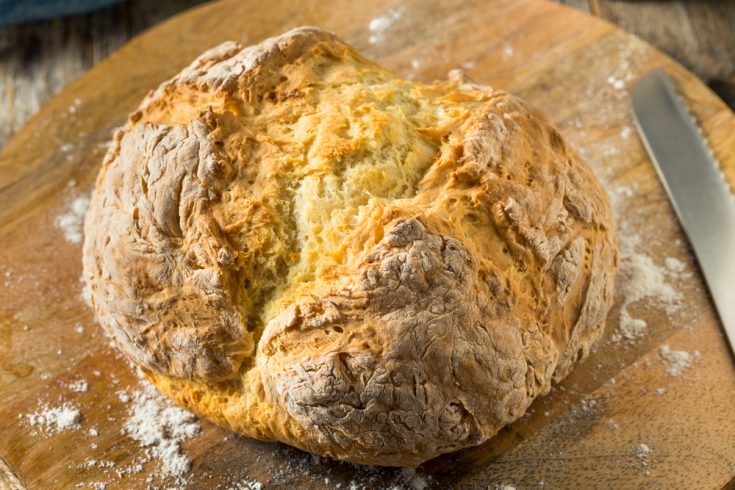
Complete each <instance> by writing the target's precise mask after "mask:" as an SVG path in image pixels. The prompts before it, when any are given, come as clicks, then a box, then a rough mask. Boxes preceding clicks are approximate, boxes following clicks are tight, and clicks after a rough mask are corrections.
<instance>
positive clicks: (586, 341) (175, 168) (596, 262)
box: [84, 28, 618, 466]
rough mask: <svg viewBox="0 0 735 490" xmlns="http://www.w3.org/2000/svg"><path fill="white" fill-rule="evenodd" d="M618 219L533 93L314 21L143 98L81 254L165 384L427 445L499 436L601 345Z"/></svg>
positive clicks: (347, 433) (301, 433)
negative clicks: (361, 47) (415, 73)
mask: <svg viewBox="0 0 735 490" xmlns="http://www.w3.org/2000/svg"><path fill="white" fill-rule="evenodd" d="M614 231H615V230H614V223H613V221H612V217H611V211H610V205H609V202H608V200H607V198H606V195H605V192H604V191H603V190H602V189H601V188H600V186H599V184H598V183H597V181H596V180H595V178H594V176H593V175H592V173H591V171H590V169H589V168H588V167H587V166H586V165H585V164H584V162H582V161H581V160H580V159H579V157H578V156H577V155H576V154H575V153H574V152H573V151H572V150H571V149H570V148H569V147H568V146H567V145H566V143H565V142H564V141H563V139H562V138H561V136H560V135H559V133H558V132H557V131H556V130H555V129H554V128H553V127H551V126H550V125H549V123H548V122H547V121H546V119H545V118H544V117H543V116H541V115H539V114H537V113H536V112H534V111H533V110H531V109H529V108H528V107H527V106H526V105H525V104H524V103H523V102H522V101H520V100H519V99H517V98H515V97H513V96H511V95H509V94H506V93H504V92H501V91H496V90H493V89H490V88H487V87H481V86H478V85H474V84H472V83H469V82H468V81H466V80H464V79H462V78H461V77H458V76H452V77H451V78H450V80H449V81H447V82H442V83H437V84H434V85H421V84H416V83H412V82H406V81H401V80H398V79H397V78H395V77H394V76H393V75H391V74H390V73H387V72H386V71H384V70H383V69H381V68H380V67H378V66H377V65H375V64H373V63H371V62H368V61H366V60H364V59H363V58H361V57H360V56H359V55H358V54H356V53H355V52H354V51H353V50H352V49H351V48H349V47H348V46H346V45H345V44H343V43H342V42H341V41H339V40H338V39H337V38H336V37H334V35H332V34H331V33H328V32H325V31H322V30H319V29H315V28H300V29H295V30H293V31H290V32H288V33H286V34H284V35H282V36H279V37H277V38H273V39H269V40H267V41H265V42H264V43H262V44H260V45H258V46H255V47H250V48H243V47H242V46H240V45H238V44H236V43H225V44H224V45H222V46H220V47H218V48H215V49H213V50H211V51H208V52H207V53H205V54H204V55H202V56H201V57H200V58H199V59H197V60H196V61H195V62H194V63H192V65H191V66H190V67H188V68H187V69H185V70H184V71H183V72H182V73H181V74H180V75H178V76H177V77H175V78H174V79H172V80H171V81H169V82H166V83H164V84H163V85H162V86H161V87H159V89H158V90H156V91H155V92H153V93H151V94H150V95H149V97H148V98H147V99H146V100H145V101H144V102H143V104H142V106H141V109H140V110H139V111H137V112H136V113H134V114H133V115H131V118H130V121H129V122H128V124H127V125H126V126H125V127H124V128H122V129H121V130H120V131H119V132H118V133H117V135H116V137H115V144H114V146H113V147H112V148H111V149H110V151H109V153H108V155H107V157H106V158H105V161H104V164H103V168H102V170H101V172H100V176H99V178H98V181H97V187H96V189H95V192H94V195H93V198H92V204H91V206H90V210H89V213H88V215H87V219H86V222H85V235H86V238H85V247H84V267H85V277H86V279H87V281H88V283H89V285H90V287H91V291H92V298H93V304H94V308H95V311H96V312H97V315H98V318H99V320H100V322H101V323H102V325H103V326H104V327H105V328H106V330H107V331H108V332H109V333H110V334H111V335H112V336H113V337H114V338H115V339H116V340H117V342H118V343H119V345H120V346H121V348H122V349H123V350H124V351H125V352H126V353H127V354H128V355H129V356H130V357H131V358H132V359H133V360H134V361H135V362H136V363H137V364H138V365H140V366H141V367H143V368H144V369H145V370H146V372H147V374H148V376H149V377H150V378H151V379H152V381H153V382H154V383H155V384H156V385H157V386H158V387H159V388H160V389H161V390H162V391H164V392H165V393H167V394H168V395H169V396H172V397H173V398H175V399H177V400H178V401H179V402H181V403H183V404H184V405H186V406H188V407H189V408H191V409H193V410H196V411H198V412H199V413H202V414H203V415H205V416H207V417H209V418H211V419H212V420H214V421H215V422H217V423H218V424H221V425H223V426H226V427H229V428H231V429H233V430H235V431H237V432H240V433H243V434H247V435H250V436H252V437H258V438H261V439H275V440H280V441H283V442H286V443H288V444H292V445H294V446H297V447H300V448H303V449H306V450H308V451H312V452H315V453H318V454H322V455H328V456H332V457H335V458H338V459H346V460H349V461H353V462H359V463H369V464H382V465H393V466H404V465H408V466H413V465H417V464H419V463H421V462H422V461H425V460H427V459H429V458H432V457H434V456H436V455H438V454H441V453H445V452H449V451H454V450H456V449H460V448H462V447H467V446H470V445H474V444H479V443H481V442H483V441H485V440H487V439H488V438H489V437H491V436H492V435H493V434H495V433H496V432H497V431H498V430H499V429H500V428H501V427H502V426H504V425H506V424H508V423H510V422H512V421H513V420H515V419H517V418H518V417H519V416H521V415H522V414H523V413H524V411H525V410H526V408H527V407H528V405H529V404H530V403H531V402H532V401H533V399H534V398H535V397H537V396H539V395H543V394H545V393H547V392H548V391H549V389H550V386H551V382H552V380H559V379H561V378H563V377H564V376H566V374H567V373H568V372H569V370H570V369H571V368H572V367H573V365H574V364H575V362H577V361H578V360H579V359H580V358H583V357H584V356H586V355H587V354H588V352H589V349H590V347H591V346H592V345H593V344H594V342H595V341H596V340H597V339H598V338H599V337H600V335H601V332H602V328H603V325H604V319H605V317H606V315H607V311H608V309H609V307H610V304H611V302H612V293H613V286H614V284H613V281H614V277H615V271H616V268H617V260H618V259H617V249H616V244H615V240H614Z"/></svg>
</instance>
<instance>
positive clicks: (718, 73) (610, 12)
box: [589, 0, 735, 107]
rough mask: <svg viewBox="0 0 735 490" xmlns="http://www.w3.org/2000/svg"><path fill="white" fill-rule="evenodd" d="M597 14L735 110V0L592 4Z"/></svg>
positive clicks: (591, 1) (597, 0) (611, 0)
mask: <svg viewBox="0 0 735 490" xmlns="http://www.w3.org/2000/svg"><path fill="white" fill-rule="evenodd" d="M589 5H590V8H591V11H592V12H593V13H594V14H596V15H598V16H600V17H602V18H605V19H607V20H609V21H611V22H614V23H615V24H618V25H619V26H620V27H622V28H623V29H625V30H627V31H629V32H632V33H634V34H636V35H638V36H640V37H641V38H643V39H645V40H646V41H648V42H649V43H651V44H653V45H654V46H656V47H657V48H658V49H660V50H662V51H663V52H665V53H666V54H668V55H669V56H671V57H672V58H674V59H676V60H677V61H679V62H680V63H682V64H683V65H684V66H686V67H687V68H688V69H689V70H690V71H692V72H693V73H694V74H696V75H697V76H698V77H700V78H701V79H702V80H704V81H705V82H706V83H707V84H708V85H709V86H710V88H712V89H713V90H714V91H715V92H717V93H718V95H720V97H722V98H723V99H724V100H725V101H726V102H728V103H729V105H730V107H735V95H734V92H735V84H733V77H734V76H735V56H733V53H735V29H733V26H735V0H677V1H669V2H637V1H615V0H589Z"/></svg>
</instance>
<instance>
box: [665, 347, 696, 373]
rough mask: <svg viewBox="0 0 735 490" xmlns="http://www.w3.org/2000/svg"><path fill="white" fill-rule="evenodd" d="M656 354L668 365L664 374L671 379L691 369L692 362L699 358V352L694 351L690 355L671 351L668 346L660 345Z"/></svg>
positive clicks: (684, 352)
mask: <svg viewBox="0 0 735 490" xmlns="http://www.w3.org/2000/svg"><path fill="white" fill-rule="evenodd" d="M658 353H659V355H660V356H661V358H662V359H663V360H664V361H666V363H667V364H668V367H667V368H666V374H667V375H669V376H671V377H677V376H679V375H681V373H683V372H684V371H686V370H687V369H689V368H690V367H691V365H692V362H693V361H698V360H699V359H700V357H701V355H700V354H699V351H694V352H693V353H691V354H690V353H689V352H687V351H683V350H671V348H670V347H669V346H668V344H664V345H662V346H661V348H660V349H659V351H658Z"/></svg>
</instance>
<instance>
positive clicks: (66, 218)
mask: <svg viewBox="0 0 735 490" xmlns="http://www.w3.org/2000/svg"><path fill="white" fill-rule="evenodd" d="M88 206H89V196H88V195H86V194H85V195H81V196H77V197H76V198H75V199H74V200H73V201H72V202H71V204H70V205H69V208H68V209H67V210H66V212H65V213H63V214H61V215H59V217H58V218H56V226H58V227H59V228H60V229H61V231H62V232H63V233H64V238H66V241H67V242H69V243H73V244H80V243H82V237H83V234H82V232H83V230H82V228H83V227H84V214H85V213H86V212H87V207H88Z"/></svg>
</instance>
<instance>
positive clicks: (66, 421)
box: [26, 403, 82, 434]
mask: <svg viewBox="0 0 735 490" xmlns="http://www.w3.org/2000/svg"><path fill="white" fill-rule="evenodd" d="M26 418H27V419H28V424H29V425H30V426H31V427H33V428H34V429H38V430H40V431H41V432H44V433H47V434H55V433H57V432H63V431H65V430H69V429H77V428H79V423H80V422H81V420H82V414H81V412H80V411H79V409H78V408H77V407H75V406H73V405H71V404H69V403H62V404H61V405H59V406H56V407H52V406H49V405H43V406H42V407H41V410H39V411H38V412H35V413H32V414H29V415H26Z"/></svg>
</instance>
